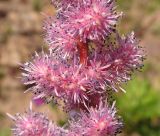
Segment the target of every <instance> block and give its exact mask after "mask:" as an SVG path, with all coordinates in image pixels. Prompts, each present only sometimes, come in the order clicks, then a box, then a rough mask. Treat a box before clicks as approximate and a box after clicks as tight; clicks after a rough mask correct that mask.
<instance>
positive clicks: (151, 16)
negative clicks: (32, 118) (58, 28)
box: [0, 0, 160, 136]
mask: <svg viewBox="0 0 160 136" xmlns="http://www.w3.org/2000/svg"><path fill="white" fill-rule="evenodd" d="M49 3H50V1H49V0H43V1H42V0H0V136H10V135H11V134H10V128H9V127H10V126H11V124H12V122H11V121H10V120H9V119H8V117H6V114H5V113H6V112H9V113H11V114H15V113H16V112H23V111H24V110H25V109H26V108H27V107H28V105H29V101H30V99H31V95H30V94H29V93H28V94H24V93H23V91H24V90H25V87H24V86H23V85H22V84H21V82H20V79H19V78H18V77H19V76H20V71H19V64H18V63H22V62H25V61H27V60H29V58H30V57H31V55H32V54H33V53H34V51H35V50H37V51H40V50H41V49H42V45H44V44H45V43H44V41H43V36H42V20H43V14H44V13H45V14H48V15H53V14H54V9H53V7H52V6H51V5H50V4H49ZM117 3H118V10H119V11H123V12H124V17H123V18H122V19H121V21H120V23H119V26H118V27H119V30H120V32H121V33H124V34H125V33H129V32H130V31H132V30H134V31H135V32H136V34H137V37H138V38H139V39H140V45H141V46H143V47H144V48H145V51H146V54H147V60H146V61H145V67H144V68H143V70H142V71H141V72H137V73H136V74H135V76H133V77H132V78H133V79H132V80H131V81H130V82H129V83H128V84H126V85H124V88H125V89H126V91H127V93H126V94H124V93H121V92H119V93H117V94H116V95H115V98H116V100H117V107H118V109H119V110H118V112H119V114H120V115H121V116H122V117H123V119H124V122H125V127H124V131H123V133H122V134H121V136H160V0H117ZM41 13H43V14H41ZM52 107H53V106H48V105H45V106H42V107H34V108H35V110H37V111H42V112H44V111H46V113H47V114H48V115H49V118H50V119H52V120H54V121H55V122H57V123H58V124H60V125H63V124H64V122H65V119H64V117H65V116H66V115H65V113H63V112H62V111H61V110H60V109H58V108H57V107H55V106H54V108H52ZM57 113H58V114H57Z"/></svg>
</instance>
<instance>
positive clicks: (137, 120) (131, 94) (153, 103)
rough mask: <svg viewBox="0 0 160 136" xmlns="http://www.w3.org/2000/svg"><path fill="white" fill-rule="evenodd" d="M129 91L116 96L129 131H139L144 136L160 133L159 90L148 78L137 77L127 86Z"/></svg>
mask: <svg viewBox="0 0 160 136" xmlns="http://www.w3.org/2000/svg"><path fill="white" fill-rule="evenodd" d="M125 89H126V90H127V93H126V94H125V95H124V94H122V95H120V96H118V97H116V99H117V106H118V107H119V111H120V114H121V115H122V117H123V118H124V122H125V128H126V131H128V133H132V132H135V131H137V132H139V133H140V134H141V135H142V136H159V135H160V126H159V123H160V108H159V107H160V101H159V96H160V94H159V92H158V91H156V90H154V88H153V87H152V86H151V85H150V83H149V82H148V80H147V79H144V78H142V77H141V78H140V77H137V78H136V79H134V80H132V81H130V82H129V84H128V85H127V86H126V88H125Z"/></svg>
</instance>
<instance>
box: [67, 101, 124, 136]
mask: <svg viewBox="0 0 160 136" xmlns="http://www.w3.org/2000/svg"><path fill="white" fill-rule="evenodd" d="M114 106H115V105H114V103H113V105H112V107H109V106H106V105H104V104H102V103H100V105H99V106H98V107H96V108H89V109H88V110H89V111H88V112H81V114H80V117H79V119H76V120H74V119H73V120H71V122H70V131H71V132H72V133H73V136H115V135H116V134H118V133H119V132H120V131H121V129H122V127H123V124H122V122H121V121H120V118H119V117H117V115H116V112H117V111H116V109H115V107H114ZM77 134H78V135H77Z"/></svg>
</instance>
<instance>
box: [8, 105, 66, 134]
mask: <svg viewBox="0 0 160 136" xmlns="http://www.w3.org/2000/svg"><path fill="white" fill-rule="evenodd" d="M7 115H8V116H9V117H10V118H11V119H12V120H13V121H14V123H15V125H14V126H13V128H12V131H13V135H14V136H61V135H63V134H65V133H66V132H65V131H66V130H64V129H62V128H59V127H57V126H56V125H55V124H53V123H52V122H51V121H49V119H48V118H47V117H46V116H45V115H44V114H43V113H40V112H34V111H32V103H31V104H30V108H29V110H28V111H26V112H25V113H24V114H20V113H17V114H16V115H15V116H12V115H10V114H7Z"/></svg>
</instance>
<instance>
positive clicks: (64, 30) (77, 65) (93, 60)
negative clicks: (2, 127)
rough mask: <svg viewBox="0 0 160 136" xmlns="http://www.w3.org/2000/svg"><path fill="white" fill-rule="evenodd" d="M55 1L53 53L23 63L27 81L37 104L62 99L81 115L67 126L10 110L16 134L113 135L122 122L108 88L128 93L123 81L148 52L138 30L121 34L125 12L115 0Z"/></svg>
mask: <svg viewBox="0 0 160 136" xmlns="http://www.w3.org/2000/svg"><path fill="white" fill-rule="evenodd" d="M52 5H53V6H54V7H55V8H56V10H57V12H56V16H54V17H52V16H49V17H47V18H46V20H45V21H44V26H43V30H44V39H45V41H46V43H47V44H48V45H49V53H44V51H42V53H35V55H34V57H33V59H32V61H29V62H26V63H25V64H23V65H21V69H22V70H23V72H22V82H23V83H24V84H25V85H27V86H28V89H27V90H26V92H27V91H31V92H33V94H34V95H33V101H34V102H35V103H37V104H38V105H39V104H42V103H45V102H47V103H48V102H51V101H52V102H56V103H57V102H58V103H59V104H61V103H62V102H63V105H64V109H65V110H66V111H67V112H68V113H72V112H73V111H74V112H75V113H76V115H77V116H73V117H71V120H70V121H69V123H68V128H65V129H63V128H60V127H57V126H56V125H55V124H53V123H51V122H50V121H49V120H48V119H47V118H46V117H45V116H44V115H43V114H41V113H36V112H33V111H32V110H31V109H30V110H29V111H28V112H26V113H25V114H18V115H16V116H15V117H14V116H11V115H9V116H10V117H11V118H12V119H13V120H14V121H15V126H14V128H13V134H14V135H16V136H17V135H18V136H33V135H34V136H44V135H45V136H46V135H47V136H114V135H116V134H117V133H119V132H121V129H122V126H123V123H122V121H121V120H120V118H119V117H118V116H117V115H116V112H117V111H116V109H115V103H113V105H112V106H110V105H109V102H106V100H108V99H109V98H110V94H109V93H108V92H109V90H113V91H115V92H118V91H119V90H122V91H123V92H125V90H124V89H123V88H122V84H123V83H124V82H127V81H129V80H130V79H131V75H132V73H133V72H134V71H135V70H139V69H141V68H142V66H143V60H144V57H145V56H144V51H143V50H142V48H141V47H139V43H138V40H136V38H135V34H134V32H132V33H130V34H128V35H126V36H121V35H120V34H119V33H118V31H117V30H116V25H117V23H118V20H119V18H120V17H121V16H122V13H118V12H117V11H116V4H115V0H52ZM110 37H114V38H113V39H114V41H113V42H112V43H110V42H109V41H107V38H110ZM106 41H107V44H105V43H106Z"/></svg>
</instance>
